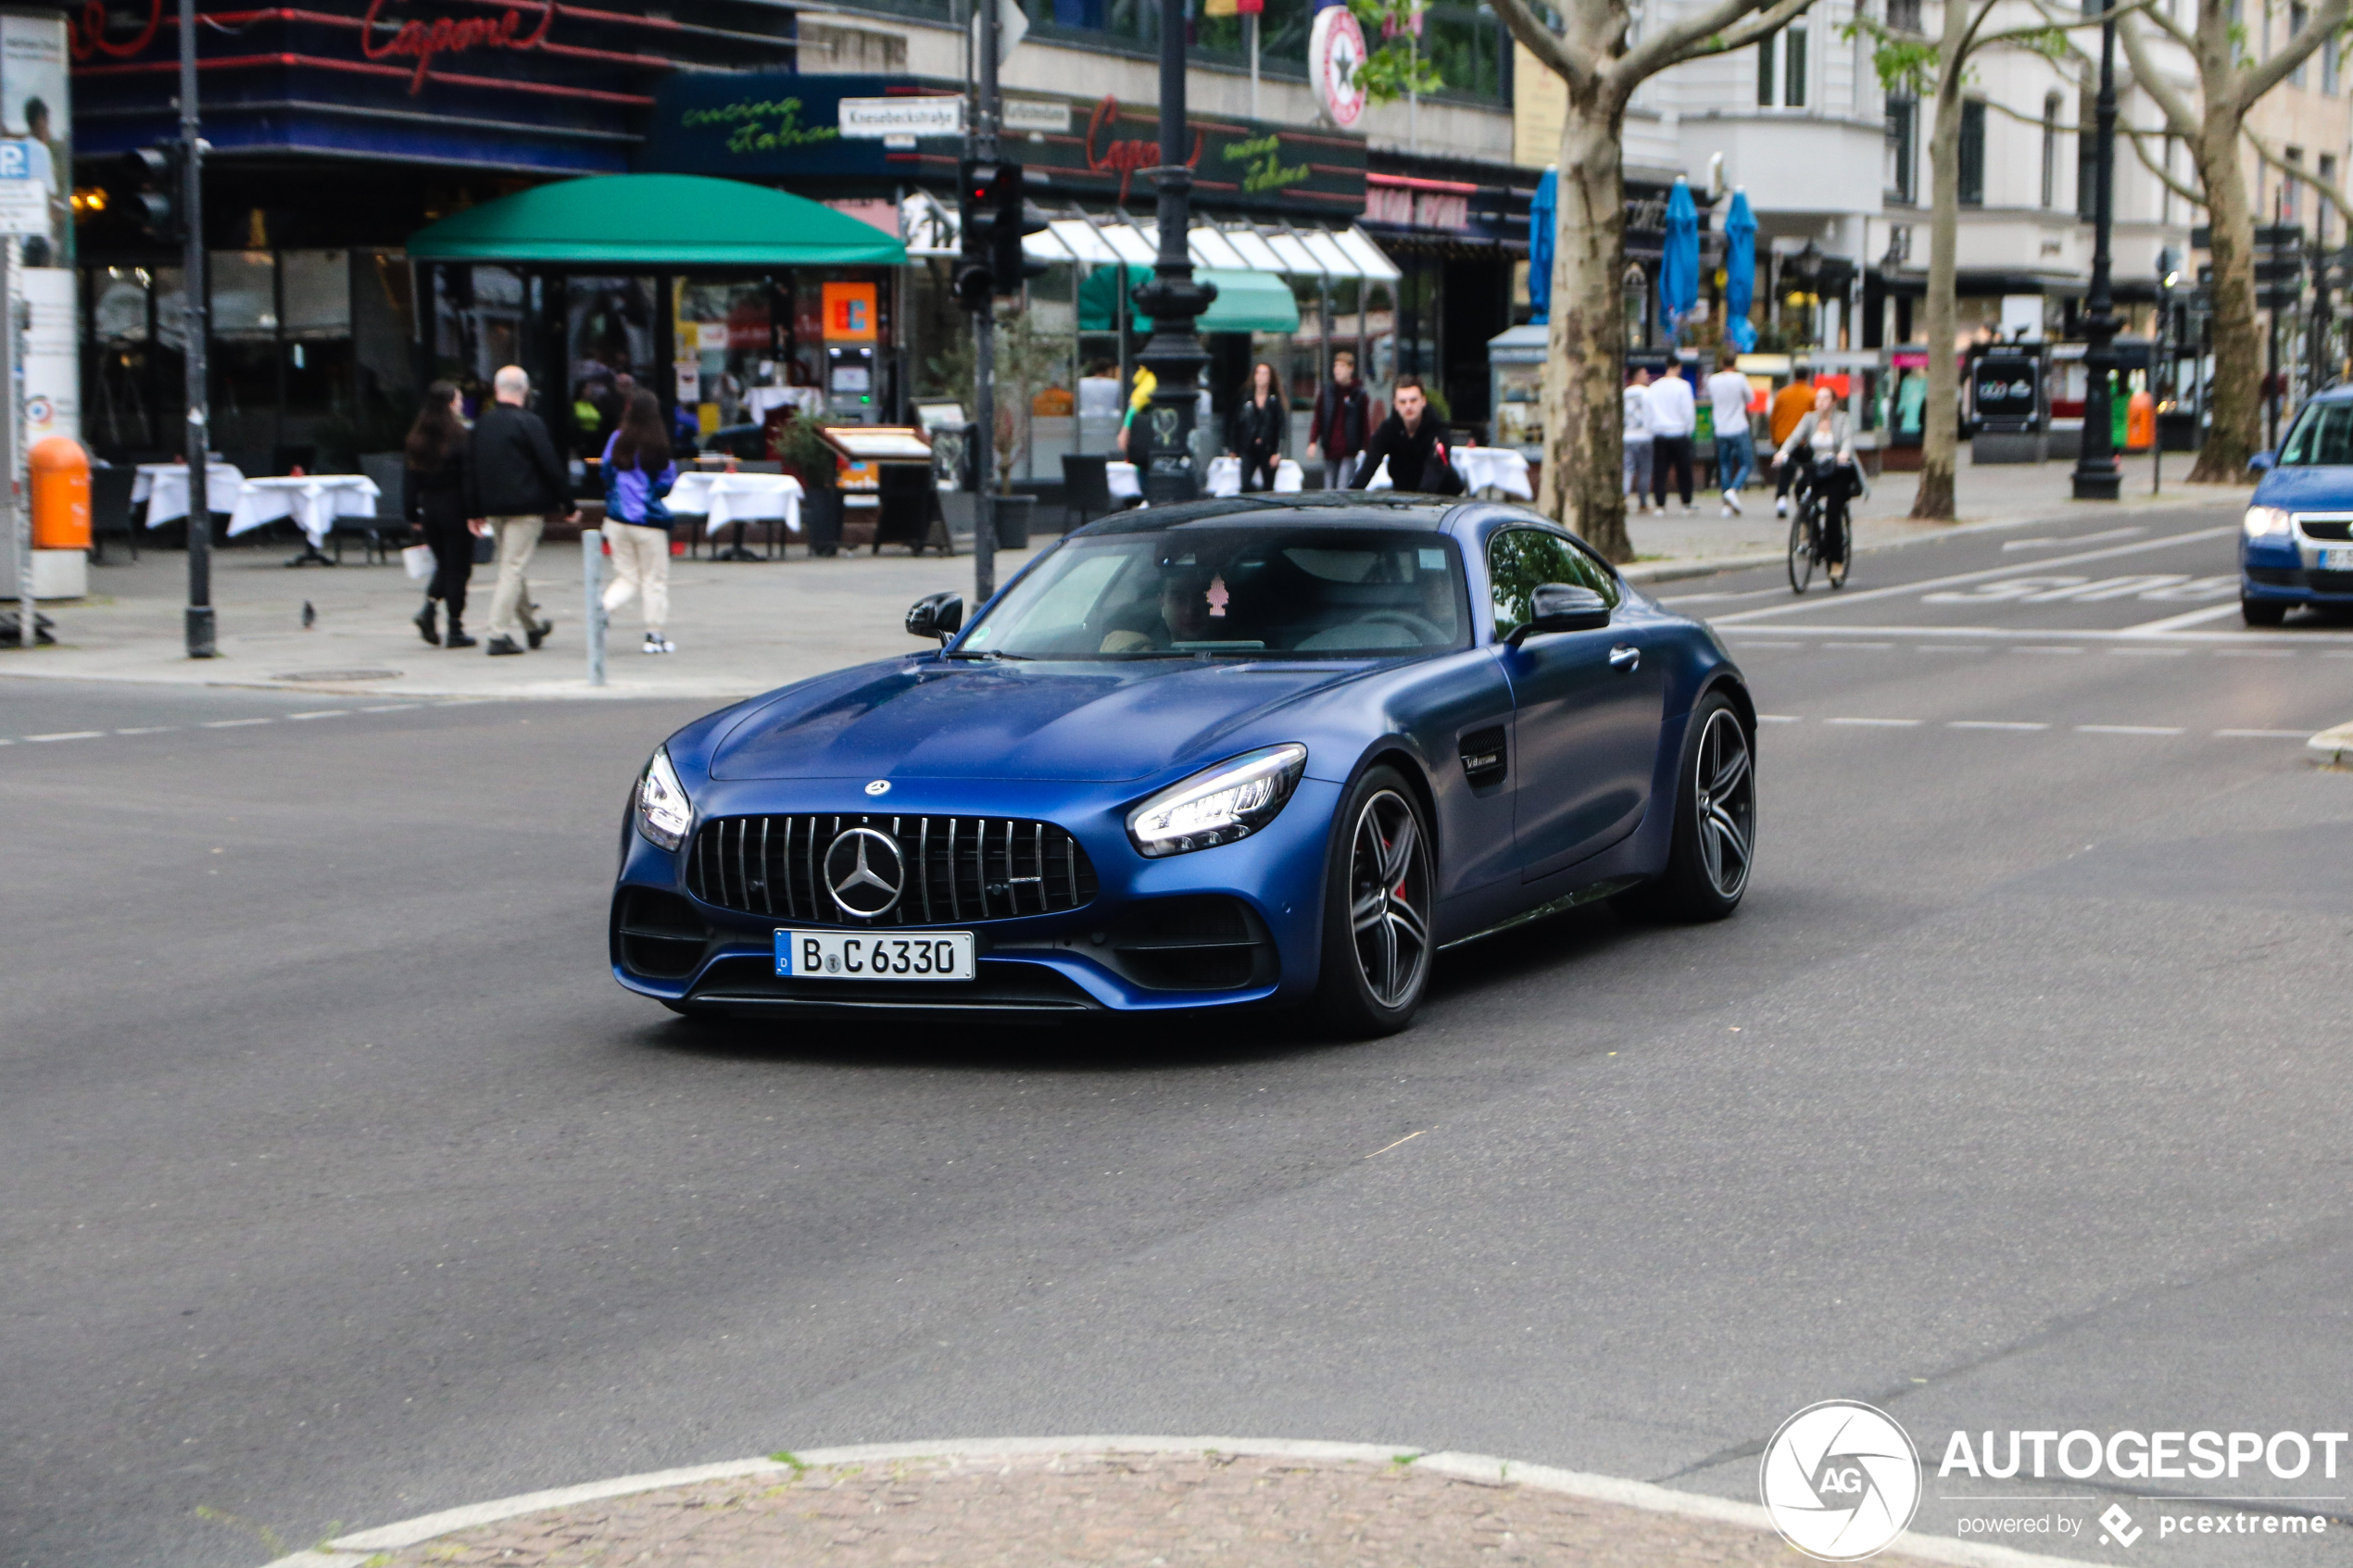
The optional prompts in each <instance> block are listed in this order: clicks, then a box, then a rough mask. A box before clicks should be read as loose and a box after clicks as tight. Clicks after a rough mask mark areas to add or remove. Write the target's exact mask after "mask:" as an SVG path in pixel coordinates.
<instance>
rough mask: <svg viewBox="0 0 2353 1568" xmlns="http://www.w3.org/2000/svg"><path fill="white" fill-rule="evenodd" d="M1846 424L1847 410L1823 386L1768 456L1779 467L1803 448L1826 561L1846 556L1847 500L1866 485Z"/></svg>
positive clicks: (1840, 559)
mask: <svg viewBox="0 0 2353 1568" xmlns="http://www.w3.org/2000/svg"><path fill="white" fill-rule="evenodd" d="M1846 426H1847V420H1846V411H1845V410H1844V409H1843V408H1839V407H1838V406H1837V399H1836V398H1835V397H1834V396H1832V395H1831V389H1830V388H1829V387H1826V386H1825V387H1821V388H1819V389H1818V390H1817V391H1816V392H1815V394H1814V407H1813V408H1811V409H1810V410H1808V411H1807V413H1806V417H1805V418H1804V419H1802V420H1798V421H1797V428H1796V429H1794V430H1793V431H1791V432H1790V433H1789V439H1788V440H1787V441H1784V442H1783V443H1781V446H1780V450H1779V451H1777V452H1775V453H1774V454H1773V456H1772V457H1771V458H1769V459H1768V460H1769V461H1770V462H1771V463H1772V465H1773V466H1774V467H1775V468H1779V467H1780V465H1781V464H1783V463H1785V462H1787V461H1789V459H1790V454H1792V453H1793V452H1796V451H1798V450H1799V449H1800V448H1803V449H1804V451H1805V457H1804V458H1802V459H1801V460H1802V461H1803V462H1804V463H1805V464H1806V470H1804V471H1806V473H1808V474H1809V475H1810V476H1811V477H1812V479H1813V483H1814V492H1815V494H1816V495H1818V496H1819V497H1820V504H1821V508H1822V558H1823V559H1824V560H1825V561H1832V562H1837V561H1843V560H1844V559H1845V558H1846V502H1847V498H1848V497H1849V496H1851V495H1859V494H1861V492H1862V488H1863V474H1862V470H1861V469H1859V468H1857V467H1856V463H1855V443H1854V440H1853V438H1852V436H1851V434H1850V433H1849V432H1848V430H1847V428H1846Z"/></svg>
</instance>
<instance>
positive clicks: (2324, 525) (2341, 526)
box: [2296, 515, 2353, 540]
mask: <svg viewBox="0 0 2353 1568" xmlns="http://www.w3.org/2000/svg"><path fill="white" fill-rule="evenodd" d="M2296 528H2297V529H2298V530H2299V531H2301V532H2302V533H2303V535H2304V537H2306V538H2307V539H2328V540H2344V539H2353V518H2341V517H2304V516H2301V515H2299V516H2298V517H2297V518H2296Z"/></svg>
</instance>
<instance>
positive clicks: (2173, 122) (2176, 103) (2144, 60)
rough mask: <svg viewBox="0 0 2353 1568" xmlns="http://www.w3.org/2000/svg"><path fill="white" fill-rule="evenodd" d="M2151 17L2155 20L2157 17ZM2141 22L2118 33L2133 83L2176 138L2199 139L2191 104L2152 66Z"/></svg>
mask: <svg viewBox="0 0 2353 1568" xmlns="http://www.w3.org/2000/svg"><path fill="white" fill-rule="evenodd" d="M2148 14H2149V15H2151V16H2154V15H2155V14H2156V13H2155V12H2150V13H2148ZM2138 21H2139V19H2138V18H2128V19H2126V20H2125V21H2124V22H2122V23H2121V24H2120V26H2118V28H2117V30H2116V36H2117V40H2118V41H2119V42H2120V43H2121V44H2123V45H2124V57H2125V58H2126V59H2128V60H2130V61H2132V62H2133V81H2134V82H2138V83H2139V84H2140V88H2141V91H2142V92H2144V93H2146V94H2148V95H2149V101H2150V102H2151V103H2153V104H2155V105H2156V106H2157V107H2158V112H2159V113H2161V114H2162V115H2164V116H2165V122H2166V123H2167V124H2168V125H2170V126H2171V127H2172V129H2173V134H2175V135H2176V136H2195V135H2196V134H2197V133H2198V119H2197V116H2196V115H2194V114H2192V113H2191V112H2190V105H2189V100H2188V99H2186V98H2184V97H2183V96H2182V94H2181V93H2180V91H2179V90H2177V89H2176V88H2175V87H2174V85H2173V83H2172V82H2169V81H2167V80H2166V79H2165V77H2164V76H2163V75H2161V74H2160V73H2159V72H2158V69H2157V68H2156V66H2154V65H2153V64H2151V63H2150V60H2149V57H2148V45H2147V43H2146V41H2145V40H2144V39H2143V38H2142V37H2141V30H2140V27H2139V26H2138V25H2137V24H2138Z"/></svg>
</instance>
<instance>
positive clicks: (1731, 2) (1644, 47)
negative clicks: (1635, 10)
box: [1614, 0, 1813, 85]
mask: <svg viewBox="0 0 2353 1568" xmlns="http://www.w3.org/2000/svg"><path fill="white" fill-rule="evenodd" d="M1812 4H1813V0H1779V3H1778V4H1776V5H1774V6H1771V7H1770V8H1768V9H1767V10H1765V11H1764V12H1763V13H1762V14H1761V15H1757V16H1751V13H1752V12H1755V11H1756V9H1757V4H1756V0H1717V3H1716V4H1715V5H1713V6H1709V7H1708V8H1707V9H1705V10H1704V11H1702V12H1700V13H1698V14H1697V15H1696V16H1689V17H1685V18H1684V19H1682V20H1681V21H1680V22H1677V23H1676V24H1675V25H1674V26H1672V27H1667V28H1662V29H1660V30H1659V31H1657V32H1655V33H1653V34H1652V35H1651V36H1649V37H1648V38H1645V39H1643V40H1642V42H1641V43H1640V44H1635V45H1634V47H1632V48H1631V49H1629V50H1627V51H1626V53H1625V54H1624V55H1623V56H1620V58H1619V59H1618V61H1617V67H1616V68H1615V72H1614V74H1617V75H1622V76H1623V77H1624V78H1625V79H1626V81H1627V82H1628V83H1629V85H1631V84H1632V83H1634V82H1643V81H1647V80H1648V79H1649V78H1651V77H1654V76H1655V75H1657V74H1658V73H1659V72H1660V71H1662V70H1665V69H1667V67H1668V66H1671V65H1677V64H1680V62H1682V61H1684V60H1687V59H1696V58H1698V57H1699V56H1702V55H1715V54H1721V53H1722V52H1723V51H1724V50H1726V49H1736V48H1739V47H1740V46H1741V44H1753V43H1755V41H1756V40H1757V39H1758V38H1760V37H1762V36H1764V34H1766V33H1767V32H1769V31H1772V30H1773V29H1774V28H1777V27H1779V26H1780V25H1781V24H1782V23H1783V22H1785V21H1787V20H1789V19H1790V18H1792V17H1793V16H1795V15H1797V14H1798V13H1799V12H1800V11H1803V10H1805V9H1806V7H1807V6H1810V5H1812ZM1744 17H1745V18H1749V25H1748V26H1746V27H1744V28H1742V29H1740V30H1739V38H1740V43H1739V44H1733V43H1730V42H1729V41H1727V40H1726V39H1725V38H1723V37H1721V36H1719V35H1721V34H1723V33H1724V31H1725V30H1726V29H1727V28H1730V27H1733V26H1734V24H1735V23H1738V22H1740V21H1741V19H1743V18H1744Z"/></svg>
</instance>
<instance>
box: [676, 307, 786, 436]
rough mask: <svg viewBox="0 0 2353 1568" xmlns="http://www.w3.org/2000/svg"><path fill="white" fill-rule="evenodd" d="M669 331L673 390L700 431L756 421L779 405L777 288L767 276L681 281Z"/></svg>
mask: <svg viewBox="0 0 2353 1568" xmlns="http://www.w3.org/2000/svg"><path fill="white" fill-rule="evenodd" d="M673 287H674V288H675V290H676V311H677V315H676V325H675V326H674V327H673V330H672V336H671V342H672V344H673V351H672V352H673V377H674V381H675V385H674V387H673V391H674V393H675V395H676V396H677V399H678V406H679V407H680V408H683V409H686V410H688V411H689V413H690V416H691V417H692V418H693V420H695V423H696V425H697V427H698V429H699V430H700V431H701V432H702V433H704V434H709V433H711V432H712V431H715V430H723V429H725V428H727V427H728V426H731V425H744V424H759V423H761V422H763V421H764V420H766V418H767V416H768V414H769V413H770V411H771V410H773V409H775V408H783V407H784V406H785V405H786V401H787V399H786V396H785V386H786V375H785V365H784V359H783V356H782V355H781V354H780V353H779V352H778V347H777V338H776V307H775V290H774V286H773V285H772V284H771V283H770V282H768V280H767V279H765V278H754V279H749V280H739V279H737V280H724V281H722V280H709V281H707V280H704V279H699V278H683V279H680V280H678V281H677V282H676V283H675V284H674V285H673Z"/></svg>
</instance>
